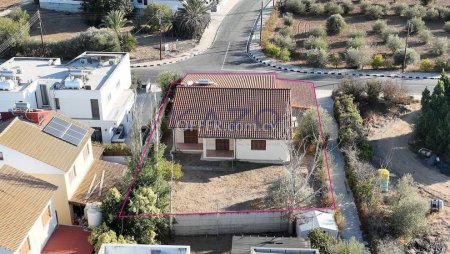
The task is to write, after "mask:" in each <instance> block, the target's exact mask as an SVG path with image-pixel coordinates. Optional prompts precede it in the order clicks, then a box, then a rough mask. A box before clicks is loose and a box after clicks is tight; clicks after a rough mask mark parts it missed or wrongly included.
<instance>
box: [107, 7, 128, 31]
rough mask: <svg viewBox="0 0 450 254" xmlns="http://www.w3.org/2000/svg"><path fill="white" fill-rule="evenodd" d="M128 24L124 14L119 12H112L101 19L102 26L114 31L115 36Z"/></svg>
mask: <svg viewBox="0 0 450 254" xmlns="http://www.w3.org/2000/svg"><path fill="white" fill-rule="evenodd" d="M128 23H130V21H128V20H127V19H126V18H125V13H124V12H123V11H121V10H112V11H110V12H108V14H106V15H105V16H104V17H103V19H102V24H103V25H104V26H105V27H107V28H110V29H112V30H114V32H116V33H117V34H118V33H120V30H121V29H122V28H123V27H124V26H125V25H126V24H128Z"/></svg>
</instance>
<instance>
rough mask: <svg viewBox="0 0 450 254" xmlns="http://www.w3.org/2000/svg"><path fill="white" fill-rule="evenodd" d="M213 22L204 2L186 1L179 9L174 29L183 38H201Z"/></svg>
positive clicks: (196, 0) (197, 0) (198, 0)
mask: <svg viewBox="0 0 450 254" xmlns="http://www.w3.org/2000/svg"><path fill="white" fill-rule="evenodd" d="M210 20H211V14H210V13H209V12H208V7H207V6H206V5H205V2H204V1H202V0H186V1H184V2H183V6H182V7H181V8H179V9H178V11H177V13H176V16H175V20H174V22H173V28H174V30H175V32H176V33H177V34H178V35H179V36H181V37H183V38H188V39H192V38H200V37H201V36H202V34H203V31H204V30H205V28H206V26H207V25H208V23H209V22H210Z"/></svg>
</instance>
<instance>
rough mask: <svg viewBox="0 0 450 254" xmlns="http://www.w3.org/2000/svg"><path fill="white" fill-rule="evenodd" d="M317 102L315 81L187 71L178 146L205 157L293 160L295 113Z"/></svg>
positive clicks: (178, 108) (180, 94) (175, 122)
mask: <svg viewBox="0 0 450 254" xmlns="http://www.w3.org/2000/svg"><path fill="white" fill-rule="evenodd" d="M314 105H315V95H314V87H313V85H312V84H310V83H305V82H302V81H296V80H287V79H280V78H277V76H276V73H272V72H270V73H188V74H187V75H185V77H184V78H183V79H182V80H181V82H180V84H179V85H178V86H177V87H176V93H175V98H174V100H173V105H172V112H171V115H170V123H169V127H170V128H171V129H172V130H173V150H174V151H179V152H190V153H200V154H201V158H202V159H203V160H242V161H251V162H266V163H283V162H286V161H289V160H290V151H289V147H290V143H291V139H292V137H293V131H294V127H295V123H296V116H297V115H299V114H301V112H302V111H303V110H305V109H308V108H311V107H313V106H314Z"/></svg>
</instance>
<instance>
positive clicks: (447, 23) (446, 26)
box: [443, 21, 450, 33]
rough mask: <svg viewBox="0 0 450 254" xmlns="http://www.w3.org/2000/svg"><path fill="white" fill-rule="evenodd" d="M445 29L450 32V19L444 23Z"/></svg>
mask: <svg viewBox="0 0 450 254" xmlns="http://www.w3.org/2000/svg"><path fill="white" fill-rule="evenodd" d="M443 29H444V31H446V32H447V33H450V21H447V22H445V24H444V28H443Z"/></svg>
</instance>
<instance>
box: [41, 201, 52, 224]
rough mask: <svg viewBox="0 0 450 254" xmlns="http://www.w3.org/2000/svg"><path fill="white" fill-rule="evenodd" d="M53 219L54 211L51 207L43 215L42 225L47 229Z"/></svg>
mask: <svg viewBox="0 0 450 254" xmlns="http://www.w3.org/2000/svg"><path fill="white" fill-rule="evenodd" d="M51 218H52V211H51V210H50V206H47V209H46V210H45V212H44V213H43V214H42V217H41V219H42V225H43V226H44V227H45V226H46V225H47V223H48V222H49V221H50V219H51Z"/></svg>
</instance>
